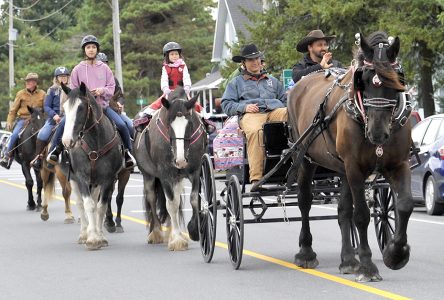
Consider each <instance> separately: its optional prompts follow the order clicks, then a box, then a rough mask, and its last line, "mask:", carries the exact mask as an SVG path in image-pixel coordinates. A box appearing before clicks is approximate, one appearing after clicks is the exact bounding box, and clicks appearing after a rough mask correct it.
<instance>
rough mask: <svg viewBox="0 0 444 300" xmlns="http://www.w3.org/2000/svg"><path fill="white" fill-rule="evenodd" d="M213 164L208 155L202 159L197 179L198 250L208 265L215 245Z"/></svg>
mask: <svg viewBox="0 0 444 300" xmlns="http://www.w3.org/2000/svg"><path fill="white" fill-rule="evenodd" d="M212 166H213V164H212V162H211V158H210V156H209V155H208V154H204V156H203V157H202V164H201V168H200V178H199V197H198V204H197V205H198V208H199V218H198V219H197V223H198V228H199V243H200V250H201V251H202V256H203V258H204V261H205V262H207V263H209V262H211V259H212V258H213V253H214V245H215V243H216V221H217V202H216V185H215V181H214V173H213V167H212Z"/></svg>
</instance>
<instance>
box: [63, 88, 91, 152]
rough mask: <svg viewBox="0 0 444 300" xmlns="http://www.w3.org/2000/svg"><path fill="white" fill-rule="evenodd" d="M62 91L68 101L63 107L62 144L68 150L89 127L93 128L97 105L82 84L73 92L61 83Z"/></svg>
mask: <svg viewBox="0 0 444 300" xmlns="http://www.w3.org/2000/svg"><path fill="white" fill-rule="evenodd" d="M62 89H63V91H64V92H65V93H66V94H67V95H68V100H67V101H66V102H65V104H64V105H63V109H64V111H65V129H64V132H63V137H62V142H63V145H65V147H67V148H70V147H73V146H74V144H75V142H76V140H77V139H78V138H80V137H83V134H84V133H85V132H86V131H88V130H89V129H90V128H91V126H94V124H95V121H96V117H95V115H96V113H97V103H96V101H95V99H94V96H93V95H92V94H91V93H90V92H89V90H88V88H87V87H86V86H85V84H84V83H83V82H82V83H81V84H80V87H78V88H75V89H73V90H71V89H70V88H69V87H67V86H66V85H64V84H63V83H62Z"/></svg>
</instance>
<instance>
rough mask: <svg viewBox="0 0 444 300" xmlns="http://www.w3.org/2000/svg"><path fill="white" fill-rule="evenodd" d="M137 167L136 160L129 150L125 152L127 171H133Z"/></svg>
mask: <svg viewBox="0 0 444 300" xmlns="http://www.w3.org/2000/svg"><path fill="white" fill-rule="evenodd" d="M135 166H137V163H136V159H135V158H134V156H133V155H132V154H131V152H129V151H128V150H125V169H128V170H129V169H132V168H134V167H135Z"/></svg>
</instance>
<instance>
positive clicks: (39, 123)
mask: <svg viewBox="0 0 444 300" xmlns="http://www.w3.org/2000/svg"><path fill="white" fill-rule="evenodd" d="M28 111H29V114H30V115H31V123H30V125H31V129H32V133H34V132H37V131H38V130H39V129H40V128H42V127H43V125H44V124H45V116H44V113H43V110H41V109H39V108H36V107H31V106H28Z"/></svg>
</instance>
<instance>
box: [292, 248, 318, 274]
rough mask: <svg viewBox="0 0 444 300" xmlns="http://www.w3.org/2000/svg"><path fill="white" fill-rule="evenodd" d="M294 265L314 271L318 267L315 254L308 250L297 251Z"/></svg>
mask: <svg viewBox="0 0 444 300" xmlns="http://www.w3.org/2000/svg"><path fill="white" fill-rule="evenodd" d="M294 263H295V264H296V265H297V266H298V267H301V268H304V269H314V268H316V267H317V266H318V265H319V261H318V260H317V258H316V253H315V252H314V251H313V250H311V247H310V249H303V248H301V250H300V251H299V253H298V254H296V255H295V257H294Z"/></svg>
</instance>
